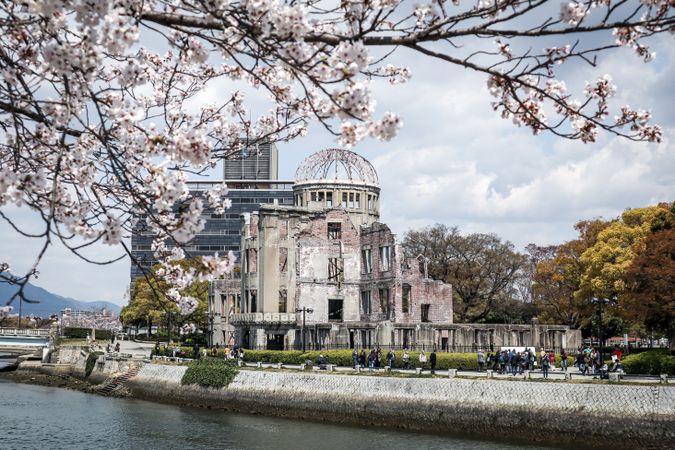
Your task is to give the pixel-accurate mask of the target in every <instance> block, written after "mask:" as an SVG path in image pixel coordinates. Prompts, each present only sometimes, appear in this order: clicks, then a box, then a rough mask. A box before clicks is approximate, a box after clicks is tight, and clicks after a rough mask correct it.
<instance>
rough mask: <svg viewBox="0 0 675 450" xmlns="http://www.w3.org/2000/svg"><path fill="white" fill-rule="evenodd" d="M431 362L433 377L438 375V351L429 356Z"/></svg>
mask: <svg viewBox="0 0 675 450" xmlns="http://www.w3.org/2000/svg"><path fill="white" fill-rule="evenodd" d="M429 362H430V363H431V374H432V375H433V374H435V373H436V349H434V350H433V351H432V352H431V355H429Z"/></svg>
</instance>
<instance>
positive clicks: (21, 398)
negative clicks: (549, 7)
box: [0, 380, 550, 450]
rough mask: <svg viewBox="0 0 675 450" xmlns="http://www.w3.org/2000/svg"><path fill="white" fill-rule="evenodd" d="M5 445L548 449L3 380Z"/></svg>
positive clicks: (0, 409)
mask: <svg viewBox="0 0 675 450" xmlns="http://www.w3.org/2000/svg"><path fill="white" fill-rule="evenodd" d="M0 433H1V435H0V448H2V449H5V448H7V449H24V448H25V449H80V448H82V449H83V448H88V449H139V450H140V449H296V448H297V449H310V448H311V449H459V450H468V449H471V450H488V449H489V450H494V449H523V448H526V449H531V450H535V449H544V448H550V447H537V446H523V445H512V444H506V443H503V442H490V441H478V440H470V439H464V438H455V437H448V436H441V435H433V434H424V433H413V432H405V431H398V430H388V429H383V428H368V427H353V426H344V425H332V424H323V423H311V422H303V421H299V420H289V419H282V418H271V417H263V416H252V415H246V414H237V413H231V412H222V411H213V410H207V409H196V408H186V407H179V406H173V405H163V404H159V403H152V402H146V401H141V400H135V399H115V398H106V397H101V396H98V395H92V394H85V393H82V392H77V391H71V390H67V389H58V388H51V387H44V386H35V385H26V384H17V383H13V382H10V381H5V380H0Z"/></svg>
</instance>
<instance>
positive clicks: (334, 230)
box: [328, 222, 342, 239]
mask: <svg viewBox="0 0 675 450" xmlns="http://www.w3.org/2000/svg"><path fill="white" fill-rule="evenodd" d="M328 239H342V224H341V223H339V222H329V223H328Z"/></svg>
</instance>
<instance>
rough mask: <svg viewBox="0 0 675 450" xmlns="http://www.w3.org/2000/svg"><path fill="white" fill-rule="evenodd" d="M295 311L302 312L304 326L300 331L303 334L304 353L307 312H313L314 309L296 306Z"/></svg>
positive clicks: (303, 349) (303, 348)
mask: <svg viewBox="0 0 675 450" xmlns="http://www.w3.org/2000/svg"><path fill="white" fill-rule="evenodd" d="M295 312H296V313H299V312H301V313H302V328H301V331H300V333H301V334H302V353H305V313H309V314H312V313H313V312H314V310H313V309H312V308H295Z"/></svg>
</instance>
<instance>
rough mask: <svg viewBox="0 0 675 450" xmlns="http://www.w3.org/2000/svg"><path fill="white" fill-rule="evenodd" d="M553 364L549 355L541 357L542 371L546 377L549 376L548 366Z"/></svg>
mask: <svg viewBox="0 0 675 450" xmlns="http://www.w3.org/2000/svg"><path fill="white" fill-rule="evenodd" d="M550 364H551V360H550V359H549V358H548V355H544V356H543V357H542V358H541V371H542V373H543V374H544V378H548V367H549V366H550Z"/></svg>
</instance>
